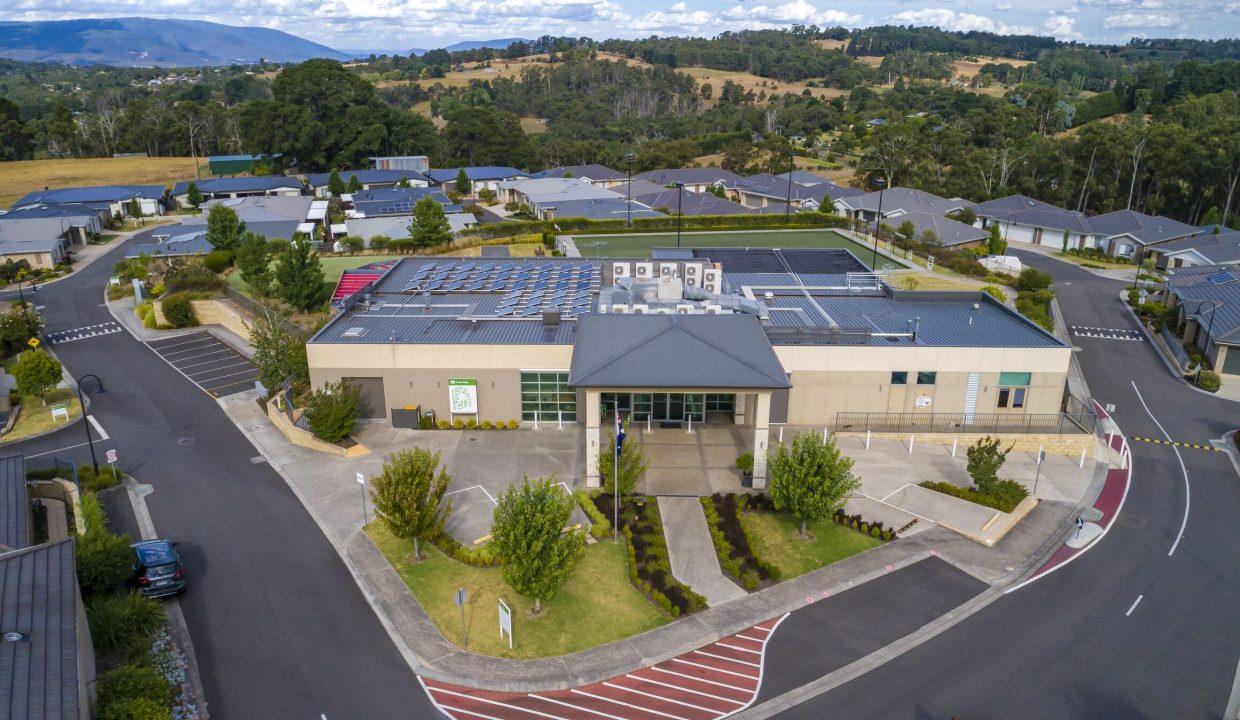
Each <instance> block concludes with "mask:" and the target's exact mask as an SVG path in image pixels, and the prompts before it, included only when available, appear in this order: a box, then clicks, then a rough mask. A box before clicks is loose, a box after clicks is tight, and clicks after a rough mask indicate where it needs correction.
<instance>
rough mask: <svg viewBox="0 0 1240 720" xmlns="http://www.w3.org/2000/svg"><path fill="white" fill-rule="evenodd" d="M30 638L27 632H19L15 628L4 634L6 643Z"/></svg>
mask: <svg viewBox="0 0 1240 720" xmlns="http://www.w3.org/2000/svg"><path fill="white" fill-rule="evenodd" d="M29 638H30V636H29V635H26V634H25V633H19V632H17V631H15V630H10V631H9V632H6V633H5V634H4V635H3V640H4V642H6V643H15V642H23V641H25V640H28V639H29Z"/></svg>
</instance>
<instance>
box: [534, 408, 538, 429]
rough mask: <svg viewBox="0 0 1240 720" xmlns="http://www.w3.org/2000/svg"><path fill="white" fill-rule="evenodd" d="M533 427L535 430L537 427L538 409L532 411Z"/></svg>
mask: <svg viewBox="0 0 1240 720" xmlns="http://www.w3.org/2000/svg"><path fill="white" fill-rule="evenodd" d="M534 429H535V430H537V429H538V411H537V410H535V411H534Z"/></svg>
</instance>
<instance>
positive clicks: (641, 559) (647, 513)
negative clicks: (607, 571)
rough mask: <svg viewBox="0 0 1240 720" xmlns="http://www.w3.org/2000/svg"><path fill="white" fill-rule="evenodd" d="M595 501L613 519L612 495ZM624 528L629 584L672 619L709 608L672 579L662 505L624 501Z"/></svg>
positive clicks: (642, 500) (641, 499) (637, 498)
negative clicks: (664, 532)
mask: <svg viewBox="0 0 1240 720" xmlns="http://www.w3.org/2000/svg"><path fill="white" fill-rule="evenodd" d="M593 501H594V506H595V507H596V508H597V509H598V511H599V513H601V514H602V516H603V517H613V515H612V513H613V510H614V506H613V501H612V496H611V495H606V494H599V495H596V496H595V497H594V498H593ZM620 528H621V531H622V532H623V533H624V537H625V544H626V545H627V546H628V559H629V581H630V582H631V583H632V584H633V586H634V587H636V588H640V589H641V591H642V592H643V593H645V594H646V596H647V597H649V598H650V599H651V600H652V601H654V602H655V603H657V604H658V605H659V607H661V608H663V609H664V610H666V611H667V612H669V613H671V615H672V617H679V616H681V615H683V614H685V613H690V612H693V611H695V610H701V609H702V608H704V607H706V598H704V597H702V596H701V595H698V594H697V593H696V592H694V591H693V589H692V588H690V587H689V586H688V585H685V584H684V583H682V582H680V581H679V580H677V579H676V578H675V577H673V576H672V566H671V561H670V560H669V559H668V558H669V555H668V550H667V538H666V537H665V536H664V534H663V520H662V518H661V517H660V516H659V505H658V503H656V502H654V501H653V499H649V498H646V497H645V496H641V495H638V496H630V497H626V498H624V500H623V502H622V503H621V505H620Z"/></svg>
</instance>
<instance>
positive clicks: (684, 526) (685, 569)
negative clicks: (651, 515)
mask: <svg viewBox="0 0 1240 720" xmlns="http://www.w3.org/2000/svg"><path fill="white" fill-rule="evenodd" d="M659 515H660V516H662V518H663V534H664V535H665V536H666V537H667V554H668V559H669V560H670V561H671V563H672V576H673V577H675V578H676V579H677V580H679V581H681V582H682V583H684V584H686V585H688V586H689V587H691V588H693V590H694V592H697V593H698V594H699V595H701V596H703V597H705V598H706V604H707V605H710V606H711V607H714V606H715V605H719V604H720V603H725V602H727V601H729V600H735V599H736V598H739V597H744V596H745V594H746V593H745V591H744V590H742V589H740V587H739V586H737V584H736V583H734V582H732V581H731V580H729V579H727V578H726V577H724V576H723V571H722V570H721V569H719V558H718V557H716V556H715V544H714V542H712V541H711V539H710V531H709V530H707V529H706V514H705V513H704V512H703V511H702V503H701V502H700V501H699V500H698V498H696V497H667V496H664V497H660V498H659Z"/></svg>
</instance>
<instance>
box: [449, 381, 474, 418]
mask: <svg viewBox="0 0 1240 720" xmlns="http://www.w3.org/2000/svg"><path fill="white" fill-rule="evenodd" d="M448 409H449V411H450V412H451V413H452V414H453V415H477V414H478V381H477V380H476V379H474V378H449V379H448Z"/></svg>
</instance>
